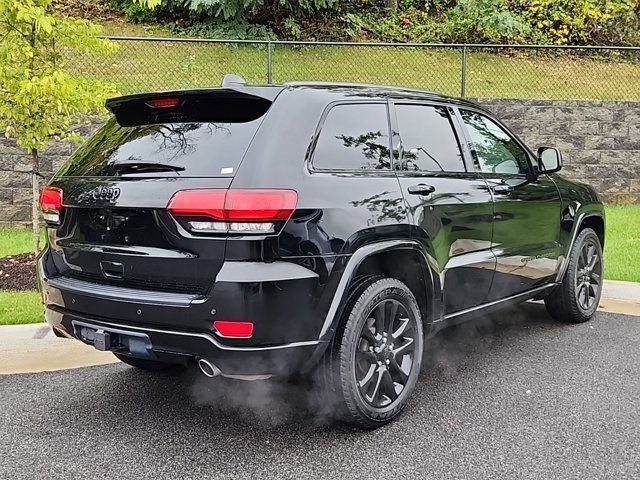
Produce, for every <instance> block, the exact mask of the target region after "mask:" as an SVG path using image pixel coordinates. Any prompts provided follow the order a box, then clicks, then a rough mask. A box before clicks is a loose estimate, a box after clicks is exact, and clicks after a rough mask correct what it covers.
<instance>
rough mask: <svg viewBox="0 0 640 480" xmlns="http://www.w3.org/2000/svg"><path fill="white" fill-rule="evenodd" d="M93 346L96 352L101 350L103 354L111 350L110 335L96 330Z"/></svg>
mask: <svg viewBox="0 0 640 480" xmlns="http://www.w3.org/2000/svg"><path fill="white" fill-rule="evenodd" d="M93 346H94V347H96V350H102V351H103V352H106V351H107V350H111V334H110V333H109V332H105V331H104V330H98V331H97V332H96V333H95V337H94V339H93Z"/></svg>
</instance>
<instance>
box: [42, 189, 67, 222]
mask: <svg viewBox="0 0 640 480" xmlns="http://www.w3.org/2000/svg"><path fill="white" fill-rule="evenodd" d="M61 209H62V190H61V189H60V188H57V187H44V188H43V189H42V192H41V193H40V211H41V212H42V216H43V217H44V219H45V220H46V221H47V222H59V221H60V210H61Z"/></svg>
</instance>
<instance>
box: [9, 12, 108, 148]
mask: <svg viewBox="0 0 640 480" xmlns="http://www.w3.org/2000/svg"><path fill="white" fill-rule="evenodd" d="M49 3H50V0H20V1H18V0H0V35H1V38H0V64H2V69H1V70H0V128H2V131H3V132H4V134H5V136H6V137H8V138H15V139H16V140H17V142H18V144H19V145H20V146H22V147H24V148H25V149H27V150H32V149H36V150H38V149H42V148H44V147H45V146H46V145H47V143H48V142H49V141H50V140H52V139H61V138H69V137H70V136H74V133H73V131H71V130H70V126H71V123H72V121H73V119H74V117H73V116H74V115H75V114H82V113H89V112H94V111H99V110H101V109H102V108H103V104H104V100H105V98H106V97H108V96H111V95H113V94H114V88H113V87H112V86H110V85H106V84H104V83H101V82H95V81H92V80H88V79H84V78H81V77H77V76H73V75H71V74H69V73H68V72H66V71H65V70H64V68H63V66H62V65H61V64H60V61H59V60H60V55H59V52H60V50H61V49H64V48H67V49H72V50H74V51H77V52H81V53H85V54H93V55H96V54H107V53H109V52H111V51H113V49H114V45H113V44H112V43H110V42H108V41H105V40H102V39H99V38H97V35H98V34H99V32H100V28H99V27H98V26H96V25H93V24H91V23H89V22H87V21H86V20H73V19H68V18H61V17H56V16H53V15H50V14H49V13H48V12H47V7H48V6H49Z"/></svg>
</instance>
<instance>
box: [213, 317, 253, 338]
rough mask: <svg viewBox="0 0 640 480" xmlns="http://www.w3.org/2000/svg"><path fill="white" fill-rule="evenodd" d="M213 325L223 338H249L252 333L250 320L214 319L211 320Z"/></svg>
mask: <svg viewBox="0 0 640 480" xmlns="http://www.w3.org/2000/svg"><path fill="white" fill-rule="evenodd" d="M213 326H214V327H215V329H216V330H217V332H218V334H219V335H220V336H221V337H225V338H251V335H253V323H251V322H231V321H226V320H216V321H215V322H213Z"/></svg>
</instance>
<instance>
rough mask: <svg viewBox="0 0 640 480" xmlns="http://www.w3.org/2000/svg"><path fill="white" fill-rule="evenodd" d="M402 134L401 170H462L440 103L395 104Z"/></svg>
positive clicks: (445, 112)
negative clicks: (429, 104) (437, 104)
mask: <svg viewBox="0 0 640 480" xmlns="http://www.w3.org/2000/svg"><path fill="white" fill-rule="evenodd" d="M396 116H397V118H398V129H399V130H400V137H401V138H402V147H403V152H404V153H403V159H402V160H403V161H402V167H401V168H402V170H407V171H410V172H411V171H427V172H464V171H466V169H465V165H464V160H463V158H462V152H461V151H460V145H459V144H458V139H457V138H456V134H455V132H454V130H453V125H452V124H451V119H450V118H449V114H448V113H447V110H446V109H445V108H443V107H433V106H428V105H409V104H405V105H396Z"/></svg>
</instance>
